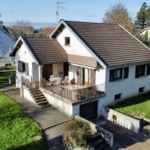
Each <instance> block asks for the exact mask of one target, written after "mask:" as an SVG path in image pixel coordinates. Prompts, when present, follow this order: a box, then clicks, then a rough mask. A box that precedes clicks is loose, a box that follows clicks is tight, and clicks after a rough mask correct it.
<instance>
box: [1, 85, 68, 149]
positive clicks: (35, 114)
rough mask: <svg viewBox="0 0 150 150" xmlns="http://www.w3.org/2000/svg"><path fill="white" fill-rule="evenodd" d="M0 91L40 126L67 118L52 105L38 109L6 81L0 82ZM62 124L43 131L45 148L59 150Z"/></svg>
mask: <svg viewBox="0 0 150 150" xmlns="http://www.w3.org/2000/svg"><path fill="white" fill-rule="evenodd" d="M0 91H2V92H3V93H4V94H6V95H7V96H9V97H10V98H12V99H13V100H14V101H16V102H17V103H18V104H20V105H21V106H22V107H24V108H25V109H26V110H25V111H24V113H25V114H26V115H27V116H29V117H30V118H31V119H33V120H34V121H36V122H37V123H38V124H39V126H40V127H41V128H46V127H49V126H51V125H54V124H58V123H61V122H64V121H66V120H68V119H69V118H68V116H66V115H64V114H63V113H61V112H60V111H58V110H57V109H55V108H53V107H48V108H44V109H40V108H38V107H36V106H35V105H34V104H33V103H32V102H30V101H28V100H26V99H24V98H21V97H20V91H19V89H18V88H16V87H15V86H11V85H8V84H6V83H3V84H1V83H0ZM62 126H63V124H60V125H58V126H55V127H53V128H50V129H47V130H45V131H43V135H44V139H45V142H46V145H47V150H61V149H63V145H62V134H63V131H62Z"/></svg>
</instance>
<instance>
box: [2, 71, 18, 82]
mask: <svg viewBox="0 0 150 150" xmlns="http://www.w3.org/2000/svg"><path fill="white" fill-rule="evenodd" d="M15 74H16V72H5V73H0V83H4V82H5V83H6V82H7V83H8V82H9V78H8V76H11V75H15Z"/></svg>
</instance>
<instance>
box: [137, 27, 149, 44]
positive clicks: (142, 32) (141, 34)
mask: <svg viewBox="0 0 150 150" xmlns="http://www.w3.org/2000/svg"><path fill="white" fill-rule="evenodd" d="M146 32H148V43H149V44H150V26H148V27H146V28H144V29H143V30H141V31H140V32H139V34H140V36H142V37H143V35H144V34H145V33H146Z"/></svg>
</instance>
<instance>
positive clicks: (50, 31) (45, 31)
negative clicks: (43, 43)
mask: <svg viewBox="0 0 150 150" xmlns="http://www.w3.org/2000/svg"><path fill="white" fill-rule="evenodd" d="M54 29H55V28H45V29H44V30H43V31H42V33H43V34H51V33H52V32H53V31H54Z"/></svg>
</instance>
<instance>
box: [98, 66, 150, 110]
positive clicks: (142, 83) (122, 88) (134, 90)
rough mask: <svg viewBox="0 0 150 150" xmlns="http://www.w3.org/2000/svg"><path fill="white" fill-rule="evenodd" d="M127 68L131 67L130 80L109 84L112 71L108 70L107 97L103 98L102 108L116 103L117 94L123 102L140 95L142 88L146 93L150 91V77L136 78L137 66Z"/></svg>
mask: <svg viewBox="0 0 150 150" xmlns="http://www.w3.org/2000/svg"><path fill="white" fill-rule="evenodd" d="M125 67H129V75H128V78H127V79H122V80H119V81H114V82H109V76H110V69H106V81H105V93H106V96H105V97H104V98H101V101H100V105H101V106H100V107H102V106H106V105H107V104H111V103H113V102H114V101H115V100H114V97H115V95H116V94H120V93H121V99H120V100H123V99H125V98H127V97H130V96H132V95H136V94H139V88H141V87H144V91H148V90H150V75H148V76H144V77H141V78H135V70H136V65H131V66H125ZM120 68H121V67H120ZM112 69H114V68H112Z"/></svg>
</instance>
